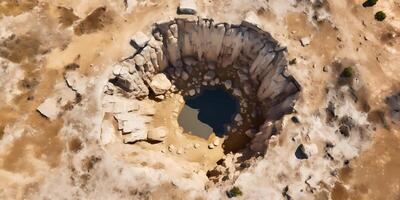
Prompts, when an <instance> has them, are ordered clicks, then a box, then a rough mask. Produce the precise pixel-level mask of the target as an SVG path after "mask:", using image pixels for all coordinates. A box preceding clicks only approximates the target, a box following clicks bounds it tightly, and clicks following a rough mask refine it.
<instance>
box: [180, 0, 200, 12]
mask: <svg viewBox="0 0 400 200" xmlns="http://www.w3.org/2000/svg"><path fill="white" fill-rule="evenodd" d="M196 13H197V6H196V2H195V1H194V0H180V1H179V7H178V14H180V15H185V14H186V15H195V14H196Z"/></svg>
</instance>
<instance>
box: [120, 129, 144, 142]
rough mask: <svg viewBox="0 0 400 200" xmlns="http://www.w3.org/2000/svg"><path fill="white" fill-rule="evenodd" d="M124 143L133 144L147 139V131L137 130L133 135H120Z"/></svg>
mask: <svg viewBox="0 0 400 200" xmlns="http://www.w3.org/2000/svg"><path fill="white" fill-rule="evenodd" d="M122 138H123V140H124V143H133V142H137V141H141V140H146V139H147V131H146V130H137V131H135V132H134V133H129V134H124V135H122Z"/></svg>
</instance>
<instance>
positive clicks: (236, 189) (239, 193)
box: [226, 186, 243, 198]
mask: <svg viewBox="0 0 400 200" xmlns="http://www.w3.org/2000/svg"><path fill="white" fill-rule="evenodd" d="M226 195H227V196H228V197H229V198H232V197H237V196H242V195H243V192H242V191H241V190H240V188H239V187H237V186H234V187H233V188H232V189H230V190H229V191H226Z"/></svg>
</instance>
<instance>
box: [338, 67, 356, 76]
mask: <svg viewBox="0 0 400 200" xmlns="http://www.w3.org/2000/svg"><path fill="white" fill-rule="evenodd" d="M353 75H354V70H353V68H351V67H346V68H345V69H344V70H343V71H342V73H341V74H340V77H342V78H351V77H353Z"/></svg>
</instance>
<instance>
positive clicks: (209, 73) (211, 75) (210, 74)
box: [204, 71, 215, 81]
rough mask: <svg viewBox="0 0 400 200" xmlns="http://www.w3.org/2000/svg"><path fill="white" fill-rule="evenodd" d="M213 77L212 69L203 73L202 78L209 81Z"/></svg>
mask: <svg viewBox="0 0 400 200" xmlns="http://www.w3.org/2000/svg"><path fill="white" fill-rule="evenodd" d="M214 78H215V72H214V71H208V72H207V73H206V74H204V80H206V81H210V80H212V79H214Z"/></svg>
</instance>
